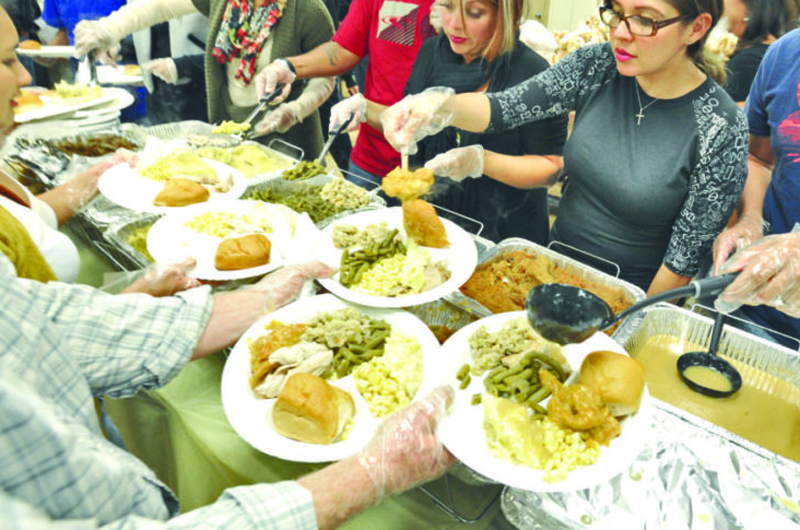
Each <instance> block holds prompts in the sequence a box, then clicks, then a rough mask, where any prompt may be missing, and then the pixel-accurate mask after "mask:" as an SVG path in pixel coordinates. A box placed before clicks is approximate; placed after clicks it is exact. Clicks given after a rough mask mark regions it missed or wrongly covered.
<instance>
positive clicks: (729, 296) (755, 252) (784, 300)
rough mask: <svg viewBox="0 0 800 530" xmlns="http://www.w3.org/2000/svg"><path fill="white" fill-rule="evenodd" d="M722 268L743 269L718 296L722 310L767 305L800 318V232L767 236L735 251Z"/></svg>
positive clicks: (726, 269) (732, 270)
mask: <svg viewBox="0 0 800 530" xmlns="http://www.w3.org/2000/svg"><path fill="white" fill-rule="evenodd" d="M720 271H721V273H723V274H724V273H729V272H737V271H741V272H740V273H739V277H738V278H736V280H735V281H734V282H733V283H731V284H730V285H729V286H728V288H727V289H725V291H723V292H722V294H721V295H720V296H719V298H718V299H717V308H718V309H720V310H721V311H725V312H730V311H732V310H734V309H736V308H738V307H739V306H740V305H742V304H747V305H761V304H764V305H768V306H772V307H774V308H776V309H778V310H779V311H781V312H783V313H786V314H787V315H789V316H792V317H795V318H798V317H800V232H791V233H788V234H781V235H775V236H768V237H765V238H763V239H761V240H760V241H757V242H755V243H753V244H752V245H750V246H748V247H745V248H743V249H742V250H740V251H739V252H737V253H736V254H734V255H733V256H732V257H731V259H730V260H728V262H727V263H725V264H724V265H723V266H722V267H720Z"/></svg>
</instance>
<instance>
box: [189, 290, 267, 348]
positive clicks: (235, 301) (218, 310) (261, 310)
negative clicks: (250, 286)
mask: <svg viewBox="0 0 800 530" xmlns="http://www.w3.org/2000/svg"><path fill="white" fill-rule="evenodd" d="M268 304H269V296H268V295H267V294H265V293H264V292H261V291H258V290H251V291H238V292H232V293H223V294H218V295H215V296H214V306H213V308H212V310H211V317H210V318H209V321H208V325H207V326H206V329H205V331H203V334H202V335H201V336H200V340H199V341H198V343H197V347H196V348H195V350H194V354H193V355H192V360H194V359H199V358H200V357H205V356H206V355H209V354H212V353H215V352H218V351H220V350H221V349H223V348H227V347H228V346H231V345H232V344H234V343H235V342H236V341H237V340H238V339H239V337H241V336H242V334H243V333H244V332H245V331H246V330H247V328H249V327H250V326H251V325H252V324H253V322H255V321H256V320H258V319H259V318H260V317H261V316H263V315H264V314H265V313H266V312H267V310H268V309H269V307H268Z"/></svg>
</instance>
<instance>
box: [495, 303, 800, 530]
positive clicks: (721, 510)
mask: <svg viewBox="0 0 800 530" xmlns="http://www.w3.org/2000/svg"><path fill="white" fill-rule="evenodd" d="M641 315H642V316H641V318H640V319H639V320H638V321H636V322H634V321H632V320H627V321H625V322H623V323H622V325H621V326H620V327H619V328H618V329H617V330H616V331H615V333H614V335H613V338H614V339H615V340H616V341H617V342H619V343H620V344H622V345H624V346H625V347H626V349H628V350H632V349H633V347H635V346H636V345H637V344H640V343H641V342H640V341H644V340H646V339H647V338H648V337H650V336H653V335H656V334H669V335H675V336H678V337H680V338H682V339H686V340H688V341H691V342H693V343H695V344H700V345H707V344H709V342H710V335H711V330H712V328H713V320H712V319H710V318H708V317H706V316H702V315H699V314H697V313H694V312H691V311H689V310H686V309H683V308H679V307H676V306H673V305H671V304H665V303H662V304H656V305H654V306H651V307H648V308H645V309H643V310H642V312H641ZM719 348H720V349H719V352H720V353H721V354H723V355H726V356H729V357H731V358H733V359H735V360H737V361H740V362H742V363H744V364H746V365H748V366H752V367H754V368H757V369H758V370H761V371H763V372H766V373H767V374H769V375H772V376H775V377H777V378H780V379H782V380H784V381H786V382H788V383H790V384H792V385H795V386H797V387H800V356H798V354H797V352H796V351H793V350H790V349H788V348H785V347H783V346H780V345H778V344H775V343H771V342H769V341H766V340H764V339H761V338H760V337H756V336H755V335H751V334H748V333H745V332H743V331H740V330H738V329H735V328H733V327H731V326H726V327H725V330H724V333H723V335H722V341H721V343H720V347H719ZM755 384H758V382H757V381H756V383H755ZM651 405H652V406H651V407H649V410H648V415H649V418H648V421H649V425H648V426H647V429H648V436H647V439H646V441H645V443H644V446H643V448H642V450H641V452H640V454H639V455H637V456H636V458H635V459H634V461H633V463H632V464H631V466H630V467H629V468H628V469H627V470H626V471H624V472H623V473H621V474H620V475H618V476H616V477H614V478H613V479H612V480H611V481H609V482H607V483H604V484H600V485H598V486H596V487H594V488H589V489H586V490H581V491H578V492H571V493H558V494H556V493H534V492H528V491H522V490H517V489H513V488H507V489H506V490H505V491H504V492H503V496H502V508H503V512H504V514H505V516H506V518H507V519H508V520H509V521H510V522H511V523H512V524H514V525H515V526H516V527H518V528H520V529H523V530H545V529H547V530H556V529H558V530H560V529H578V528H580V529H585V528H593V529H601V528H602V529H606V528H637V529H645V528H647V529H649V528H658V529H661V528H686V529H708V528H715V529H716V528H725V529H728V528H776V529H777V528H781V529H790V528H798V527H800V463H799V462H795V461H793V460H790V459H787V458H784V457H783V456H780V455H777V454H775V453H774V452H772V451H770V450H768V449H765V448H763V447H761V446H759V445H756V444H754V443H752V442H750V441H748V440H746V439H744V438H742V437H740V436H738V435H736V434H734V433H732V432H730V431H728V430H726V429H724V428H722V427H719V426H717V425H715V424H713V423H711V422H708V421H706V420H704V419H702V418H699V417H697V416H695V415H694V414H691V413H689V412H686V411H684V410H682V409H680V408H678V407H675V406H672V405H670V404H668V403H665V402H664V401H661V400H659V399H656V398H651ZM780 420H781V419H780V418H775V421H780Z"/></svg>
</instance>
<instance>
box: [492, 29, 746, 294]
mask: <svg viewBox="0 0 800 530" xmlns="http://www.w3.org/2000/svg"><path fill="white" fill-rule="evenodd" d="M637 90H638V91H639V94H638V98H637ZM487 95H488V96H489V98H490V101H491V107H492V118H491V122H490V130H503V129H506V128H509V127H516V126H519V125H521V124H523V123H528V122H530V121H534V120H538V119H542V118H546V117H550V116H553V115H557V114H561V113H563V112H565V111H570V110H575V126H574V129H573V132H572V135H571V136H570V138H569V139H568V141H567V145H566V148H565V151H564V163H565V170H566V173H567V175H568V185H567V187H566V189H565V190H564V193H563V196H562V199H561V202H560V204H559V208H558V218H557V220H556V223H555V225H554V227H553V233H552V236H553V237H554V238H555V239H556V240H558V241H561V242H563V243H566V244H568V245H570V246H573V247H576V248H578V249H580V250H583V251H585V252H588V253H590V254H594V255H596V256H599V257H601V258H603V259H606V260H609V261H612V262H614V263H616V264H617V265H619V266H620V270H621V272H620V277H621V278H622V279H624V280H626V281H629V282H631V283H634V284H636V285H638V286H640V287H642V288H643V289H645V290H646V289H647V288H648V287H649V285H650V282H651V281H652V279H653V277H654V276H655V273H656V272H657V271H658V268H659V267H660V266H661V263H662V262H663V263H664V264H666V266H667V267H668V268H669V269H670V270H672V271H673V272H675V273H676V274H679V275H682V276H693V275H694V274H695V273H696V272H697V270H698V268H699V264H700V260H701V258H702V257H703V256H704V255H705V254H706V253H707V252H708V251H709V249H710V248H711V245H712V244H713V241H714V238H715V237H716V235H717V234H718V233H719V232H720V231H721V230H722V229H723V228H724V227H725V225H726V223H727V222H728V219H729V218H730V215H731V213H732V212H733V209H734V207H735V206H736V203H737V201H738V199H739V195H740V194H741V191H742V188H743V187H744V182H745V179H746V177H747V124H746V121H745V119H744V115H743V113H742V112H741V110H740V109H739V107H738V106H737V105H736V103H734V102H733V100H731V98H730V97H729V96H728V95H727V94H726V93H725V91H724V90H723V89H722V88H721V87H720V86H719V85H718V84H717V83H716V82H714V81H713V80H712V79H710V78H708V79H707V80H706V81H705V82H704V83H703V84H702V85H701V86H700V87H698V88H697V89H695V90H693V91H692V92H690V93H688V94H686V95H684V96H681V97H679V98H676V99H671V100H657V101H654V100H653V98H652V97H650V96H648V95H647V94H645V93H644V91H643V90H642V89H641V87H638V85H637V82H636V80H635V78H633V77H625V76H622V75H620V74H619V72H618V71H617V68H616V64H615V61H614V56H613V54H612V50H611V47H610V45H609V44H607V43H606V44H598V45H593V46H587V47H584V48H581V49H579V50H577V51H576V52H574V53H572V54H570V55H569V56H567V57H566V58H564V59H563V60H562V61H561V62H559V63H558V64H557V65H556V66H554V67H553V68H551V69H549V70H547V71H545V72H543V73H541V74H539V75H537V76H536V77H533V78H531V79H530V80H528V81H526V82H525V83H522V84H520V85H518V86H516V87H514V88H512V89H509V90H507V91H505V92H500V93H495V94H487ZM639 98H641V105H642V107H646V108H644V109H643V110H642V114H643V116H644V117H642V118H641V120H639V118H638V117H637V114H639V111H640V105H639ZM639 122H640V123H639ZM576 257H578V258H579V259H580V256H576Z"/></svg>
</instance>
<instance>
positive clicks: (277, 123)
mask: <svg viewBox="0 0 800 530" xmlns="http://www.w3.org/2000/svg"><path fill="white" fill-rule="evenodd" d="M299 121H300V109H299V107H298V105H297V101H290V102H289V103H284V104H282V105H280V106H278V107H275V108H274V109H272V110H271V111H270V112H268V113H267V114H266V115H265V116H264V117H263V118H262V119H261V121H260V122H258V123H257V124H256V126H255V127H253V131H254V133H253V137H257V136H263V135H265V134H269V133H271V132H278V133H285V132H286V131H288V130H289V129H291V128H292V126H293V125H294V124H296V123H298V122H299Z"/></svg>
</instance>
